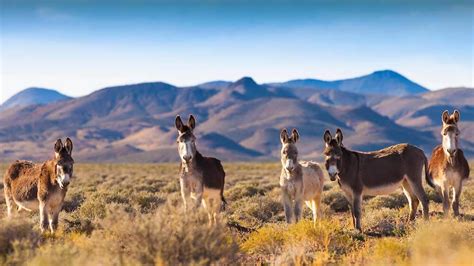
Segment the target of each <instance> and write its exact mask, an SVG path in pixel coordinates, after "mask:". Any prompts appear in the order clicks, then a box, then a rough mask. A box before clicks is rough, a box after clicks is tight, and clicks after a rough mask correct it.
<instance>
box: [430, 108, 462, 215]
mask: <svg viewBox="0 0 474 266" xmlns="http://www.w3.org/2000/svg"><path fill="white" fill-rule="evenodd" d="M459 118H460V113H459V111H458V110H454V113H453V114H452V115H449V112H448V111H447V110H446V111H444V112H443V114H442V115H441V120H442V121H443V126H442V128H441V135H442V137H443V141H442V145H438V146H436V147H435V148H434V149H433V152H432V154H431V160H430V166H429V173H430V177H431V178H432V180H433V183H434V185H435V187H436V190H437V191H438V193H440V195H441V198H442V199H443V211H444V215H445V216H446V215H448V212H449V190H450V189H451V188H452V189H453V201H452V206H453V212H454V216H458V215H459V198H460V196H461V189H462V182H463V180H466V179H467V178H468V177H469V164H468V163H467V160H466V158H465V157H464V153H463V151H462V150H461V149H460V148H459V133H460V131H459V128H458V122H459Z"/></svg>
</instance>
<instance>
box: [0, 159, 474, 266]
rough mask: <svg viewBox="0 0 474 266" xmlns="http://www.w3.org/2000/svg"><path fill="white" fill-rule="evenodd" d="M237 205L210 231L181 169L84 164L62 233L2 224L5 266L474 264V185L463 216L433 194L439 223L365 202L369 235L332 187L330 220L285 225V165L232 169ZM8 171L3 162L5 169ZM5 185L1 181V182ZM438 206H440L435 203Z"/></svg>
mask: <svg viewBox="0 0 474 266" xmlns="http://www.w3.org/2000/svg"><path fill="white" fill-rule="evenodd" d="M224 166H225V168H226V172H227V184H226V192H225V195H226V197H227V199H228V202H229V205H228V209H227V211H226V212H225V214H223V215H222V217H221V218H222V219H221V221H222V222H221V223H219V224H218V225H217V226H216V227H212V228H210V227H209V226H208V225H207V216H206V214H205V213H203V212H202V211H200V212H198V213H194V214H190V215H188V216H187V217H184V216H183V215H182V213H183V210H182V208H181V205H182V204H181V201H180V196H179V192H178V191H179V184H178V180H177V170H178V169H177V166H176V164H155V165H152V164H150V165H141V164H140V165H139V164H88V165H85V164H78V165H77V166H76V167H75V175H76V177H75V178H74V179H73V181H72V184H71V186H70V189H69V192H68V195H67V198H66V203H65V207H64V211H63V212H62V213H61V216H60V228H59V232H58V233H57V234H56V235H53V236H52V235H41V234H40V233H39V228H38V222H37V221H38V214H36V213H33V214H28V213H20V214H18V215H17V216H16V217H15V218H14V219H13V220H11V221H7V220H6V219H4V215H5V212H6V211H5V202H4V199H3V195H2V196H1V197H0V219H1V224H0V264H13V265H23V264H30V265H59V264H61V265H85V264H86V265H111V264H112V265H123V264H124V265H137V264H144V265H183V264H202V265H209V264H235V263H240V264H255V263H273V264H295V265H300V264H317V265H320V264H334V263H336V264H367V265H395V264H397V265H420V264H425V265H426V264H430V265H433V264H439V265H441V264H442V265H463V264H466V265H472V257H474V245H472V243H474V180H473V178H470V179H469V180H468V182H466V183H465V187H464V191H463V195H462V200H461V205H462V207H461V213H463V216H462V217H461V218H459V219H453V218H447V219H444V218H442V216H441V209H442V208H441V205H440V203H437V202H435V201H436V200H437V197H436V195H435V194H434V193H433V191H432V190H431V189H428V188H427V191H428V192H429V195H430V199H431V200H432V201H431V202H430V203H431V204H430V207H431V219H430V221H428V222H424V221H422V220H421V219H420V218H421V213H420V214H419V216H418V219H417V220H416V221H415V222H408V221H407V216H408V207H407V204H406V199H405V198H404V196H403V194H402V193H401V191H399V192H398V193H395V194H392V195H388V196H383V197H375V198H370V199H365V200H364V204H363V220H362V223H363V227H364V230H365V234H360V233H358V232H355V231H354V230H352V224H351V220H350V215H349V211H348V209H347V202H346V201H345V199H344V197H343V196H342V194H341V191H340V189H339V187H338V186H337V184H334V183H331V182H330V181H327V185H326V186H325V191H324V195H323V196H324V200H323V202H324V204H323V208H324V217H325V218H324V220H323V221H321V222H320V223H318V224H317V226H315V227H314V226H313V225H312V223H311V222H310V217H311V214H310V212H309V211H308V210H305V212H304V216H305V219H306V220H305V221H303V222H300V223H298V224H296V225H286V224H285V222H284V214H283V208H282V206H281V203H280V199H279V198H280V192H279V188H278V179H279V173H280V169H279V167H280V166H279V165H278V164H269V163H258V164H257V163H226V164H225V165H224ZM5 168H6V165H0V171H1V172H4V170H5ZM0 187H1V184H0ZM434 200H435V201H434Z"/></svg>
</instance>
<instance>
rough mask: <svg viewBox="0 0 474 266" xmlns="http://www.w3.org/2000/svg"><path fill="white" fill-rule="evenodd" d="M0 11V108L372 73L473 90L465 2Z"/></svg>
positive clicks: (15, 7)
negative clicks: (16, 99)
mask: <svg viewBox="0 0 474 266" xmlns="http://www.w3.org/2000/svg"><path fill="white" fill-rule="evenodd" d="M336 2H337V4H336ZM355 2H356V3H355ZM1 3H2V8H1V10H2V11H1V12H2V14H1V95H0V102H3V101H5V100H6V99H7V98H8V97H10V96H11V95H13V94H14V93H16V92H18V91H20V90H22V89H24V88H26V87H31V86H40V87H47V88H53V89H58V90H59V91H61V92H63V93H65V94H68V95H71V96H81V95H85V94H87V93H90V92H92V91H94V90H96V89H99V88H102V87H105V86H111V85H119V84H128V83H137V82H144V81H165V82H169V83H172V84H175V85H181V86H184V85H193V84H198V83H201V82H205V81H210V80H216V79H221V80H236V79H238V78H240V77H242V76H252V77H254V78H255V80H256V81H257V82H273V81H285V80H289V79H294V78H318V79H325V80H332V79H340V78H348V77H354V76H358V75H364V74H368V73H371V72H373V71H375V70H380V69H393V70H395V71H398V72H400V73H401V74H403V75H405V76H407V77H408V78H410V79H412V80H414V81H416V82H418V83H420V84H421V85H423V86H426V87H428V88H430V89H439V88H443V87H448V86H471V87H472V86H474V85H473V79H474V78H473V61H474V55H473V46H474V44H473V35H474V30H473V5H472V3H470V1H390V0H385V1H364V0H362V1H329V0H328V1H259V0H256V1H230V0H227V1H226V0H223V1H217V0H215V1H193V0H188V1H143V0H142V1H121V0H118V1H84V0H82V1H78V0H72V1H30V0H16V1H12V0H2V2H1Z"/></svg>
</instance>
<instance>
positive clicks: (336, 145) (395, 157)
mask: <svg viewBox="0 0 474 266" xmlns="http://www.w3.org/2000/svg"><path fill="white" fill-rule="evenodd" d="M324 142H325V143H326V149H325V150H324V155H325V156H326V169H327V171H328V173H329V176H330V178H331V180H332V181H334V180H336V178H337V180H338V183H339V185H340V187H341V189H342V190H343V191H344V193H345V195H346V198H347V200H348V201H349V203H350V204H351V211H352V221H353V223H354V226H355V228H357V229H359V230H361V225H360V217H361V203H362V196H363V195H371V196H375V195H384V194H389V193H391V192H393V191H395V190H396V189H398V188H399V187H402V188H403V192H404V193H405V195H406V197H407V199H408V203H409V205H410V219H411V220H412V219H415V214H416V209H417V207H418V204H419V202H420V201H421V205H422V206H423V216H424V217H425V219H427V218H428V198H427V196H426V194H425V191H424V189H423V185H422V174H423V167H425V175H426V174H427V173H428V161H427V159H426V156H425V154H424V153H423V151H422V150H420V149H419V148H417V147H415V146H412V145H409V144H397V145H394V146H390V147H387V148H385V149H382V150H378V151H372V152H357V151H351V150H349V149H346V148H345V147H344V145H343V144H342V131H341V130H340V129H337V131H336V137H335V138H332V136H331V133H330V132H329V130H326V132H325V133H324Z"/></svg>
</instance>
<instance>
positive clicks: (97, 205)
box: [78, 193, 106, 221]
mask: <svg viewBox="0 0 474 266" xmlns="http://www.w3.org/2000/svg"><path fill="white" fill-rule="evenodd" d="M105 206H106V196H104V195H101V194H97V193H96V194H93V195H92V197H90V198H87V199H86V200H85V202H84V203H83V204H82V205H81V207H80V208H79V210H78V211H79V214H80V216H81V217H82V218H85V219H87V220H90V221H92V220H94V219H96V218H99V219H102V218H104V217H105V213H106V212H105V210H106V208H105Z"/></svg>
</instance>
